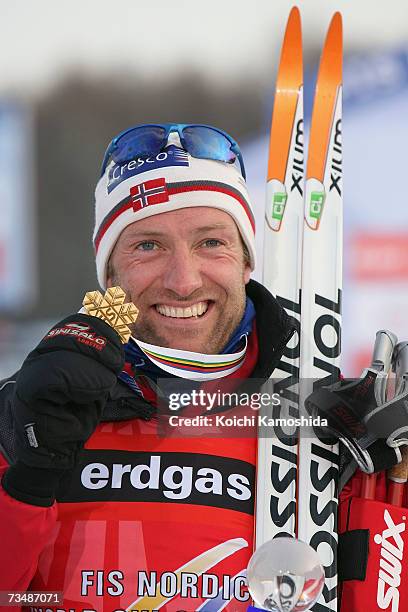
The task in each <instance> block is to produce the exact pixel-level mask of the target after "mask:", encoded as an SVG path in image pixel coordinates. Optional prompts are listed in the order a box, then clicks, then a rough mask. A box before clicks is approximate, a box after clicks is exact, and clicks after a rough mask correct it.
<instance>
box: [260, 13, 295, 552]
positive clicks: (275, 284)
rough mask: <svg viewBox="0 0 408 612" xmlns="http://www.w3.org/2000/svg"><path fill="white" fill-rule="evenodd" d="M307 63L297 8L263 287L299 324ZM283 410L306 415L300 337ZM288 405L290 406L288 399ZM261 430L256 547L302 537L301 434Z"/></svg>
mask: <svg viewBox="0 0 408 612" xmlns="http://www.w3.org/2000/svg"><path fill="white" fill-rule="evenodd" d="M303 191H304V153H303V61H302V31H301V20H300V14H299V10H298V9H297V8H296V7H295V8H293V9H292V11H291V13H290V15H289V19H288V23H287V27H286V31H285V36H284V40H283V44H282V51H281V58H280V64H279V70H278V75H277V82H276V89H275V99H274V109H273V115H272V124H271V132H270V146H269V160H268V177H267V194H266V206H265V231H264V274H263V283H264V285H265V287H267V288H268V289H269V290H270V291H271V293H273V295H275V296H276V298H277V300H278V301H279V303H280V304H281V305H282V306H283V307H284V308H285V309H286V310H287V311H288V312H289V314H291V315H292V316H294V317H295V318H296V319H297V320H299V317H300V282H301V257H302V233H303ZM273 379H274V382H275V381H277V382H275V385H274V391H275V392H276V391H278V392H280V393H281V398H282V406H276V407H274V408H273V414H270V416H275V417H279V416H283V415H282V414H281V412H282V410H283V409H284V406H286V407H288V409H289V410H290V413H291V416H297V415H298V404H299V399H298V379H299V335H298V334H296V335H295V337H294V338H293V340H292V341H291V344H290V346H289V347H288V348H287V349H286V350H285V354H284V355H283V357H282V359H281V361H280V363H279V365H278V367H277V369H276V370H275V372H274V375H273ZM284 400H286V401H284ZM274 436H275V437H273V438H271V437H268V436H266V434H265V432H263V431H260V432H259V437H258V462H257V465H258V476H257V483H258V486H257V493H256V500H257V503H256V546H257V547H258V546H260V545H261V544H263V543H264V542H266V541H267V540H270V539H271V538H274V537H276V536H279V535H281V536H282V535H289V536H293V537H294V536H295V535H296V515H297V510H296V508H297V500H296V482H297V437H298V432H297V430H296V429H295V430H293V431H289V432H288V431H283V430H282V429H278V428H276V429H275V432H274Z"/></svg>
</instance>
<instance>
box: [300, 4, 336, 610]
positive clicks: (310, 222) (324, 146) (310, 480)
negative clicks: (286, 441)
mask: <svg viewBox="0 0 408 612" xmlns="http://www.w3.org/2000/svg"><path fill="white" fill-rule="evenodd" d="M341 92H342V20H341V15H340V14H339V13H336V14H335V15H334V17H333V19H332V21H331V23H330V26H329V30H328V33H327V36H326V40H325V43H324V47H323V51H322V55H321V60H320V66H319V72H318V76H317V82H316V91H315V98H314V103H313V112H312V120H311V125H310V139H309V150H308V159H307V169H306V193H305V220H304V231H303V257H302V299H301V311H302V316H301V334H300V380H301V393H300V396H301V405H302V399H304V398H305V397H307V395H308V394H309V393H310V392H311V391H312V390H313V388H316V387H317V386H321V385H327V384H330V383H332V382H335V381H336V380H338V378H339V374H340V370H339V365H340V364H339V359H340V351H341V344H340V341H341V338H340V336H341V290H342V216H343V213H342V139H341V118H342V116H341V113H342V105H341ZM337 485H338V444H336V443H335V441H331V440H329V439H327V438H325V437H324V436H322V434H321V432H319V431H318V430H316V429H315V430H312V431H309V432H305V430H304V429H302V430H301V434H300V438H299V445H298V531H297V536H298V538H299V539H301V540H303V541H305V542H307V543H309V544H310V545H311V546H312V547H313V548H314V549H316V550H317V552H318V553H319V556H320V558H321V560H322V563H323V566H324V569H325V575H326V579H325V585H324V589H323V592H322V595H321V597H320V598H319V600H318V602H317V603H316V604H315V605H314V606H313V608H312V610H314V611H315V612H323V611H326V610H337V567H336V565H337V563H336V551H337V506H338V490H337Z"/></svg>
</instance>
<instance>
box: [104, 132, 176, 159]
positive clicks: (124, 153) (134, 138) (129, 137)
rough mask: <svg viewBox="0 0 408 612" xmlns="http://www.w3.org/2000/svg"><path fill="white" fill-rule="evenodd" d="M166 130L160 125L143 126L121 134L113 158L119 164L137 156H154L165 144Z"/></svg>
mask: <svg viewBox="0 0 408 612" xmlns="http://www.w3.org/2000/svg"><path fill="white" fill-rule="evenodd" d="M165 135H166V130H165V129H164V128H162V127H160V126H154V125H150V126H141V127H137V128H134V129H133V130H130V131H129V132H126V133H125V134H123V136H121V137H120V138H119V139H118V141H117V143H116V146H115V148H114V150H113V151H112V156H111V157H112V159H113V160H114V161H115V162H116V163H117V164H122V163H124V162H127V161H130V160H132V159H136V158H137V157H149V156H152V157H154V156H155V155H157V154H158V153H159V152H160V149H161V148H162V146H163V142H164V138H165Z"/></svg>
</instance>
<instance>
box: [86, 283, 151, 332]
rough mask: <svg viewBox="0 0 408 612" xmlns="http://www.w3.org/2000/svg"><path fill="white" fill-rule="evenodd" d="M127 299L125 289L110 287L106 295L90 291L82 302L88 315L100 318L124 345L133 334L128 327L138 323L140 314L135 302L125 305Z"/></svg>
mask: <svg viewBox="0 0 408 612" xmlns="http://www.w3.org/2000/svg"><path fill="white" fill-rule="evenodd" d="M125 299H126V294H125V292H124V291H123V289H121V288H120V287H110V288H109V289H107V290H106V292H105V295H102V293H101V292H100V291H88V292H87V293H85V297H84V299H83V301H82V304H83V306H84V308H85V310H86V312H87V314H89V315H91V316H92V317H98V319H102V321H105V322H106V323H108V325H110V326H111V327H113V329H114V330H115V331H116V332H117V333H118V334H119V336H120V339H121V341H122V342H123V344H126V342H127V341H128V340H129V338H130V336H131V334H132V332H131V330H130V328H129V327H128V326H129V325H131V324H132V323H134V322H135V321H136V319H137V315H138V314H139V310H138V309H137V308H136V306H135V305H134V304H133V302H127V303H126V304H125Z"/></svg>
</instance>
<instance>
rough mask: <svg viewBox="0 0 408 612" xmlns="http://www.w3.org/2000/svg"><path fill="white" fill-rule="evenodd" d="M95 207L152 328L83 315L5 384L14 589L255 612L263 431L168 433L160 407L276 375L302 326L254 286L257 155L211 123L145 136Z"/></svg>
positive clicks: (6, 570)
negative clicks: (178, 391) (253, 172)
mask: <svg viewBox="0 0 408 612" xmlns="http://www.w3.org/2000/svg"><path fill="white" fill-rule="evenodd" d="M95 206H96V208H95V210H96V222H95V232H94V246H95V253H96V266H97V272H98V280H99V283H100V284H101V286H102V287H103V288H107V287H113V286H117V285H119V286H121V287H122V289H123V290H124V291H125V292H126V294H127V298H128V299H129V300H131V301H133V302H134V303H135V304H136V306H137V307H138V309H139V316H138V319H137V321H136V323H135V324H134V326H133V328H132V333H133V337H132V339H131V340H130V341H129V342H128V343H127V344H126V345H125V347H124V350H123V348H122V346H121V344H120V341H119V337H118V335H117V334H116V332H115V331H113V330H112V328H110V327H109V326H108V325H107V324H106V323H104V322H103V321H100V320H99V319H95V318H94V317H89V316H88V315H86V314H83V313H82V312H81V313H79V314H74V315H71V316H69V317H68V318H66V319H64V320H63V321H62V322H60V323H59V324H57V325H56V326H55V327H53V329H52V330H50V332H49V333H48V334H47V335H46V336H45V338H43V340H42V341H41V342H40V344H39V346H38V347H37V348H36V349H35V350H34V351H32V353H30V355H29V356H28V358H27V359H26V361H25V362H24V364H23V366H22V368H21V370H20V372H19V373H18V374H17V376H16V377H13V378H11V379H9V380H7V381H4V382H3V384H2V386H1V389H0V400H1V408H0V414H1V420H2V423H3V425H2V428H1V431H0V444H1V448H2V451H3V468H2V472H3V478H2V489H1V491H0V509H1V510H0V511H1V515H2V517H3V518H2V521H1V526H0V539H1V541H2V551H1V553H0V558H1V562H0V565H1V570H2V571H1V573H0V575H1V578H0V590H7V591H17V590H19V591H24V590H27V589H28V588H30V590H31V591H60V592H62V593H63V599H62V601H61V602H60V603H56V602H55V601H50V602H49V603H47V604H46V606H44V605H43V606H42V609H47V610H75V612H78V611H82V610H97V611H103V612H107V611H112V612H113V610H128V609H131V608H132V607H133V608H134V609H145V610H152V609H156V608H161V609H163V610H169V611H170V610H189V611H191V610H196V609H198V608H200V610H214V611H215V610H221V609H226V610H234V611H237V610H246V607H247V605H248V603H247V602H248V593H247V592H246V589H245V587H244V582H245V579H244V577H243V571H244V570H245V568H246V565H247V563H248V560H249V557H250V555H251V552H252V544H253V506H254V484H255V483H254V475H255V457H256V439H255V435H252V436H247V437H242V438H239V440H237V439H234V437H227V436H224V437H222V438H220V436H219V435H218V436H216V435H208V436H204V437H203V436H202V435H200V430H198V431H196V432H195V433H192V434H191V435H186V436H184V437H183V436H180V435H174V436H173V435H165V436H163V435H162V434H161V431H160V419H159V418H158V406H157V397H158V396H160V397H161V398H163V397H165V398H166V397H168V396H169V391H168V389H169V388H172V389H174V388H175V385H177V384H178V383H179V382H180V381H184V382H186V379H187V381H190V384H191V385H192V386H193V388H194V389H195V390H199V389H201V390H202V389H204V390H205V389H211V388H215V387H214V385H216V384H218V382H219V381H220V382H222V384H223V385H224V386H226V387H227V388H228V389H229V390H231V389H237V388H238V387H239V386H240V385H241V383H242V380H246V379H248V378H254V379H260V380H266V379H267V378H269V376H270V375H271V374H272V372H273V370H274V367H275V366H276V365H277V363H278V361H279V359H280V357H281V355H282V353H283V351H284V349H285V346H286V345H287V343H288V342H289V340H290V338H291V336H292V335H293V333H294V330H295V328H294V325H293V322H292V321H291V320H290V318H289V317H288V316H287V315H286V313H285V312H284V311H283V309H282V308H280V306H279V305H278V304H277V302H276V301H275V300H274V298H273V297H272V296H271V295H270V294H269V293H268V292H267V291H266V290H265V289H264V288H263V287H262V286H261V285H259V284H257V283H256V282H254V281H251V280H250V272H251V270H252V269H253V268H254V265H255V246H254V231H255V227H254V218H253V213H252V209H251V204H250V200H249V195H248V192H247V188H246V184H245V170H244V166H243V161H242V156H241V153H240V151H239V148H238V146H237V144H236V143H235V141H234V140H233V139H232V138H231V137H230V136H228V135H227V134H225V133H224V132H221V131H220V130H217V129H216V128H211V127H208V126H197V125H193V126H184V125H163V126H156V125H148V126H139V127H137V128H131V129H130V130H126V131H125V132H123V133H122V134H120V135H119V136H118V137H116V138H115V139H114V140H113V141H112V143H111V144H110V146H109V147H108V150H107V152H106V155H105V159H104V162H103V166H102V175H101V178H100V180H99V182H98V185H97V187H96V192H95ZM217 381H218V382H217ZM226 408H227V413H229V414H234V408H231V409H228V407H225V406H224V407H222V406H221V407H220V409H221V410H225V409H226ZM201 412H205V407H204V408H203V410H202V411H201ZM210 429H211V428H210ZM166 431H167V432H168V430H166ZM228 602H229V603H228ZM38 605H39V604H34V605H33V606H32V607H31V609H33V610H35V609H39V608H38ZM225 606H226V607H225ZM14 609H15V608H14Z"/></svg>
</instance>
